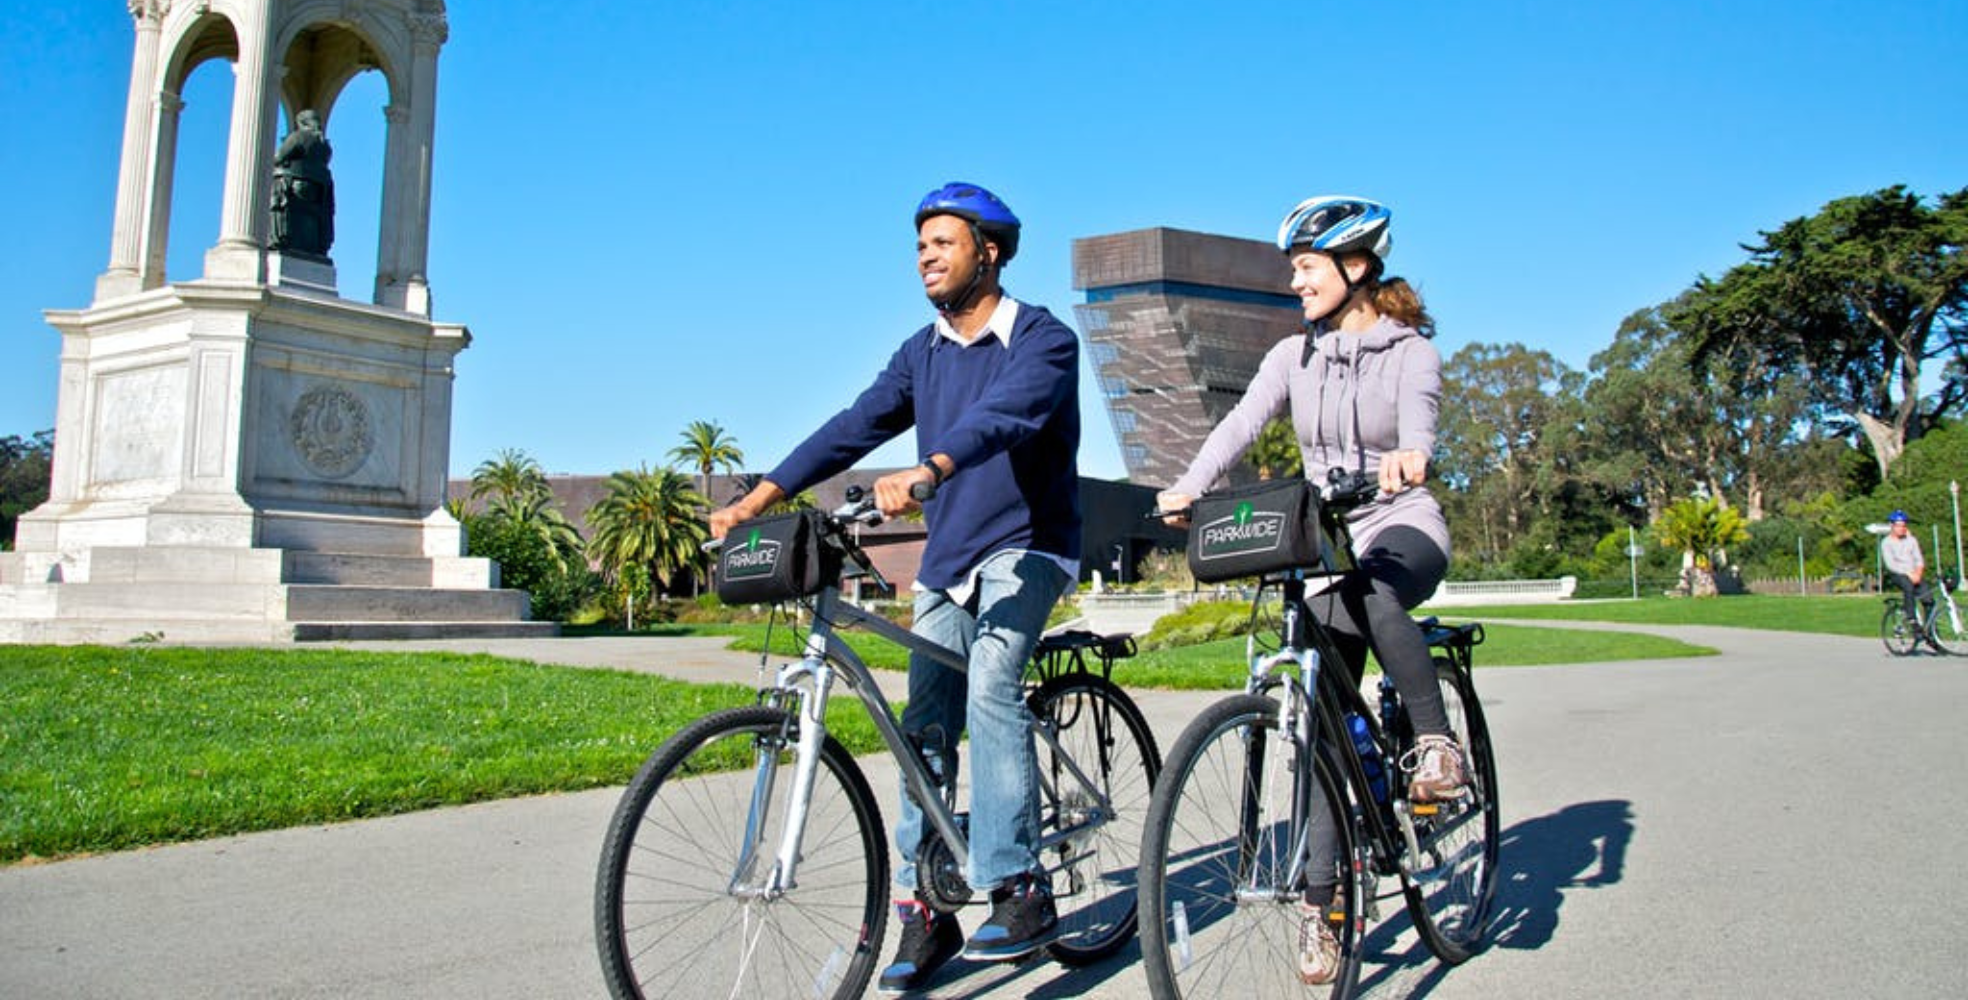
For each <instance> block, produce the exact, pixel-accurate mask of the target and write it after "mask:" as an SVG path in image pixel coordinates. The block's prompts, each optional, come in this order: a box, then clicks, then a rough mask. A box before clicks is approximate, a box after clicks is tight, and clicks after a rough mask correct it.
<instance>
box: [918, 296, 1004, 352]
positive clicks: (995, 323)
mask: <svg viewBox="0 0 1968 1000" xmlns="http://www.w3.org/2000/svg"><path fill="white" fill-rule="evenodd" d="M1017 324H1018V300H1017V299H1014V298H1012V297H1011V296H1009V295H1000V296H999V297H998V307H997V308H996V309H993V310H991V318H990V320H988V321H987V322H985V324H984V329H982V330H979V331H977V336H976V337H974V338H972V339H970V340H965V339H963V335H962V334H960V333H958V332H957V328H956V327H954V326H951V325H950V321H949V320H948V319H945V318H944V317H943V314H942V313H937V314H936V332H937V334H939V335H940V336H942V337H943V339H945V340H948V341H951V342H952V343H957V344H962V345H963V346H965V347H969V346H970V345H972V344H975V343H978V342H979V341H981V340H983V339H984V338H985V337H988V336H990V335H991V334H993V333H995V334H997V335H998V342H999V343H1002V344H1003V345H1004V346H1005V347H1007V348H1009V347H1010V346H1011V330H1012V327H1014V326H1016V325H1017Z"/></svg>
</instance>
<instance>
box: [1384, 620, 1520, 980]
mask: <svg viewBox="0 0 1968 1000" xmlns="http://www.w3.org/2000/svg"><path fill="white" fill-rule="evenodd" d="M1435 676H1436V682H1437V683H1438V684H1439V685H1440V687H1441V689H1442V707H1443V708H1444V709H1445V710H1446V711H1447V712H1448V716H1449V728H1450V729H1451V730H1452V731H1453V732H1454V733H1455V738H1456V743H1457V744H1458V745H1460V746H1461V747H1462V749H1463V757H1464V762H1465V764H1466V767H1465V770H1466V772H1467V775H1468V783H1469V793H1468V795H1466V796H1465V797H1463V798H1462V799H1460V800H1454V801H1448V802H1441V803H1436V804H1435V806H1436V808H1437V809H1438V810H1439V811H1438V812H1437V813H1436V814H1435V815H1433V816H1423V815H1420V814H1419V810H1420V809H1421V808H1425V807H1417V815H1416V817H1415V834H1416V839H1417V840H1419V841H1421V843H1422V845H1423V848H1422V849H1423V854H1424V857H1422V858H1411V859H1409V862H1410V864H1409V867H1406V868H1404V869H1403V871H1402V886H1403V890H1404V893H1405V895H1406V896H1407V903H1408V913H1409V915H1410V916H1412V917H1413V918H1414V924H1415V930H1416V931H1417V932H1418V933H1419V934H1420V935H1421V939H1422V942H1423V943H1424V944H1426V945H1428V950H1429V951H1432V952H1434V953H1435V957H1437V958H1439V959H1441V960H1442V961H1443V962H1445V963H1447V964H1449V965H1456V964H1459V963H1461V962H1463V961H1466V960H1467V959H1468V958H1469V956H1470V955H1472V954H1474V953H1475V952H1476V949H1477V948H1478V947H1479V946H1480V945H1481V943H1482V940H1483V933H1484V931H1485V930H1486V929H1487V928H1488V925H1489V917H1490V906H1491V904H1492V903H1493V902H1495V899H1496V880H1497V858H1498V847H1499V844H1500V842H1501V839H1502V814H1501V813H1500V812H1499V810H1498V805H1497V773H1496V751H1495V748H1494V747H1493V746H1492V745H1491V743H1490V727H1489V723H1488V720H1486V719H1485V718H1484V716H1483V705H1482V702H1481V701H1479V700H1478V699H1477V697H1476V686H1475V684H1474V682H1473V681H1472V680H1471V679H1470V678H1469V676H1468V675H1467V674H1465V673H1463V672H1462V671H1461V670H1459V669H1457V668H1456V666H1455V665H1454V664H1453V663H1451V662H1450V661H1449V660H1448V659H1446V658H1444V657H1440V656H1438V657H1436V658H1435Z"/></svg>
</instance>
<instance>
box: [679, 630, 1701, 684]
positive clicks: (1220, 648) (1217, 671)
mask: <svg viewBox="0 0 1968 1000" xmlns="http://www.w3.org/2000/svg"><path fill="white" fill-rule="evenodd" d="M1443 617H1444V618H1448V617H1449V616H1447V615H1444V616H1443ZM1470 619H1474V620H1481V616H1479V615H1476V614H1474V613H1471V614H1467V615H1458V616H1455V620H1470ZM1484 631H1485V633H1486V634H1487V639H1486V641H1485V642H1484V643H1483V645H1481V646H1479V647H1477V650H1476V665H1477V666H1478V667H1516V666H1537V665H1545V664H1558V663H1602V662H1607V661H1611V660H1656V659H1668V658H1672V657H1682V656H1709V655H1713V654H1714V652H1715V650H1713V649H1709V648H1708V647H1706V646H1694V645H1689V644H1687V643H1684V642H1679V641H1677V640H1674V639H1667V638H1662V637H1660V636H1653V635H1645V634H1642V633H1638V632H1604V631H1597V630H1593V631H1587V630H1585V629H1553V628H1543V627H1537V628H1532V627H1527V626H1518V627H1515V628H1512V627H1510V626H1508V625H1485V627H1484ZM713 634H730V635H733V636H734V638H733V642H732V647H733V648H734V649H743V650H748V651H753V652H756V651H758V650H761V649H763V648H765V627H764V626H762V625H760V626H720V627H719V628H718V630H717V631H716V632H715V633H713ZM843 635H844V637H845V638H846V639H847V643H848V645H849V646H851V647H853V649H854V651H855V652H856V653H858V654H859V655H860V656H861V657H862V659H864V660H866V661H867V662H868V665H869V666H870V667H873V668H874V669H877V670H906V669H908V665H909V664H908V658H907V657H906V656H905V655H904V654H903V653H902V651H901V650H900V649H899V648H898V647H896V646H895V645H893V644H892V643H889V642H887V641H886V640H883V639H881V638H879V637H876V636H873V635H869V634H867V633H863V632H847V633H843ZM799 642H800V636H799V634H798V633H795V632H793V631H792V630H789V629H785V628H777V629H774V630H773V635H772V650H773V652H774V653H775V654H779V655H784V656H797V655H799V650H800V645H799ZM1247 672H1248V667H1247V665H1246V664H1245V662H1244V640H1243V639H1241V638H1236V639H1219V640H1216V641H1214V642H1205V643H1201V644H1199V645H1194V646H1184V647H1180V648H1176V649H1163V650H1154V651H1151V652H1145V653H1141V654H1139V655H1137V656H1135V657H1134V658H1133V659H1130V660H1124V661H1122V662H1121V665H1120V666H1118V667H1116V668H1115V671H1114V678H1115V680H1117V681H1119V682H1120V683H1121V684H1123V685H1125V686H1127V687H1146V688H1180V689H1190V690H1234V689H1237V688H1240V687H1242V686H1243V682H1244V677H1245V675H1246V674H1247Z"/></svg>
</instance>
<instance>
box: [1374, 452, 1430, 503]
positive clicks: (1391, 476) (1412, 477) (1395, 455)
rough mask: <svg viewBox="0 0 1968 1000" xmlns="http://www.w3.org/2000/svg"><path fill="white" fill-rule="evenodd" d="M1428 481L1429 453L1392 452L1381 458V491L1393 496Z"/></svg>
mask: <svg viewBox="0 0 1968 1000" xmlns="http://www.w3.org/2000/svg"><path fill="white" fill-rule="evenodd" d="M1427 479H1428V453H1427V452H1425V451H1415V450H1412V449H1410V450H1408V451H1390V452H1387V453H1385V454H1383V455H1381V456H1380V491H1381V492H1382V493H1385V494H1388V495H1390V496H1391V495H1393V494H1395V493H1400V492H1402V491H1403V490H1407V489H1411V488H1413V487H1416V486H1420V485H1421V484H1422V483H1423V482H1425V481H1427Z"/></svg>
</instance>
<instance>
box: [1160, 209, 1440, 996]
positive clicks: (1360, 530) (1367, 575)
mask: <svg viewBox="0 0 1968 1000" xmlns="http://www.w3.org/2000/svg"><path fill="white" fill-rule="evenodd" d="M1391 219H1392V214H1391V213H1390V212H1389V211H1388V210H1387V208H1386V206H1384V205H1381V204H1380V203H1378V202H1373V201H1368V200H1366V199H1364V198H1351V197H1340V196H1324V197H1316V198H1308V199H1306V200H1305V201H1303V202H1300V203H1299V204H1298V206H1297V207H1295V208H1293V209H1292V210H1291V212H1290V213H1288V214H1287V215H1286V216H1285V219H1284V222H1283V224H1282V225H1280V226H1279V228H1278V249H1279V250H1282V251H1284V253H1285V256H1286V258H1287V259H1288V260H1289V261H1290V262H1291V269H1292V279H1291V290H1292V291H1293V292H1294V293H1296V294H1297V295H1298V297H1299V300H1300V302H1301V303H1302V304H1303V306H1304V311H1305V332H1304V333H1302V334H1299V335H1297V336H1291V337H1287V338H1285V339H1284V340H1282V341H1280V342H1278V344H1277V345H1276V346H1274V347H1273V348H1271V350H1270V352H1269V353H1267V354H1266V355H1265V356H1264V360H1263V361H1262V362H1261V363H1260V364H1259V365H1258V369H1257V375H1256V376H1255V377H1254V378H1252V379H1251V383H1250V387H1249V388H1248V389H1246V390H1245V392H1244V396H1243V398H1242V399H1241V400H1239V401H1238V403H1237V405H1236V407H1235V408H1234V409H1232V410H1231V411H1230V413H1229V414H1228V415H1227V416H1225V417H1224V418H1223V420H1222V422H1220V423H1218V424H1217V425H1216V428H1215V429H1214V430H1212V431H1211V432H1210V434H1209V437H1208V438H1207V439H1205V440H1204V441H1203V446H1202V450H1201V451H1200V452H1198V453H1197V455H1196V458H1195V460H1194V461H1192V462H1191V463H1190V464H1189V468H1188V470H1187V471H1185V472H1184V473H1183V474H1182V478H1180V479H1178V480H1176V482H1175V485H1174V486H1172V487H1170V488H1169V490H1168V491H1167V492H1165V493H1163V494H1161V496H1160V497H1159V505H1160V507H1161V509H1163V510H1181V509H1184V508H1186V507H1187V506H1188V505H1189V502H1190V500H1191V499H1192V498H1193V497H1194V496H1195V495H1196V494H1198V493H1201V492H1202V491H1204V490H1205V489H1207V488H1209V486H1210V485H1211V484H1212V483H1215V482H1216V481H1217V480H1218V479H1219V478H1220V477H1221V476H1222V475H1223V474H1224V473H1226V472H1228V471H1229V470H1230V468H1231V467H1232V466H1233V465H1235V464H1236V462H1237V460H1238V459H1239V458H1240V457H1241V456H1242V455H1243V454H1244V452H1245V450H1247V449H1248V448H1249V447H1250V446H1251V444H1252V442H1254V441H1256V440H1257V437H1258V434H1259V433H1260V432H1261V431H1262V430H1263V429H1264V425H1265V424H1266V423H1267V422H1268V421H1270V420H1271V418H1273V417H1275V416H1277V415H1279V414H1280V413H1287V414H1289V415H1290V417H1291V421H1292V425H1293V427H1294V429H1295V430H1296V431H1297V434H1298V447H1299V451H1300V453H1301V455H1302V456H1303V458H1304V460H1305V462H1304V467H1305V475H1306V477H1307V478H1308V479H1310V480H1312V481H1313V482H1315V483H1322V482H1325V481H1326V477H1327V475H1328V472H1329V470H1344V471H1347V472H1356V471H1357V472H1365V473H1367V474H1369V475H1373V476H1377V477H1378V479H1379V481H1380V489H1381V495H1380V497H1379V498H1378V499H1376V500H1375V501H1373V502H1372V503H1369V504H1366V505H1365V506H1362V507H1361V508H1359V509H1358V510H1357V511H1355V512H1353V513H1352V514H1349V515H1348V525H1349V528H1350V530H1351V533H1352V536H1353V543H1354V549H1355V551H1356V552H1357V553H1358V556H1359V569H1358V570H1357V571H1355V572H1352V573H1348V574H1347V575H1346V577H1345V579H1344V580H1342V581H1341V583H1340V584H1339V586H1337V587H1335V588H1333V589H1331V590H1328V591H1326V592H1325V593H1323V594H1321V595H1319V596H1317V597H1314V598H1311V599H1310V600H1309V603H1310V605H1311V607H1312V612H1313V614H1315V615H1317V616H1318V617H1319V620H1320V621H1322V622H1324V623H1325V624H1326V625H1327V626H1328V628H1329V629H1330V630H1331V631H1332V632H1333V636H1334V638H1335V639H1336V640H1337V641H1338V642H1340V643H1341V644H1342V646H1343V647H1345V650H1344V651H1345V652H1346V654H1347V659H1348V661H1349V662H1352V663H1359V664H1364V663H1365V659H1366V658H1365V648H1367V647H1371V648H1372V650H1373V652H1374V656H1375V658H1376V659H1378V660H1379V661H1380V664H1381V666H1382V668H1383V669H1385V670H1386V671H1387V675H1388V676H1389V677H1390V678H1392V679H1393V681H1394V684H1395V686H1396V687H1397V688H1398V689H1399V690H1400V693H1401V700H1402V701H1403V702H1405V703H1406V704H1407V706H1408V712H1409V714H1410V717H1411V718H1412V719H1413V721H1414V727H1415V735H1416V738H1415V749H1414V751H1413V753H1412V756H1411V757H1410V758H1408V759H1406V760H1403V761H1402V762H1401V764H1402V767H1403V768H1404V769H1405V770H1406V771H1407V772H1408V794H1409V796H1410V797H1411V798H1413V799H1414V800H1415V801H1417V802H1426V801H1430V800H1439V799H1452V798H1457V797H1459V796H1461V795H1462V794H1463V793H1464V791H1465V782H1466V780H1467V778H1466V774H1467V769H1466V767H1465V765H1464V763H1463V755H1462V749H1461V747H1459V746H1458V745H1457V744H1456V741H1455V737H1454V736H1453V735H1452V734H1451V732H1450V729H1449V717H1448V713H1447V711H1446V710H1445V709H1444V708H1443V705H1442V693H1441V690H1440V688H1438V687H1437V686H1436V684H1437V682H1436V674H1435V664H1434V660H1433V659H1432V657H1431V656H1430V654H1429V651H1428V643H1427V641H1426V640H1425V639H1424V638H1423V636H1422V633H1421V629H1420V627H1419V626H1417V625H1416V624H1415V622H1414V619H1412V618H1410V617H1408V611H1409V610H1410V609H1412V608H1413V607H1415V606H1416V605H1418V604H1420V603H1421V602H1422V601H1424V600H1426V599H1427V598H1428V595H1429V594H1431V593H1433V592H1434V590H1435V587H1436V585H1437V584H1439V583H1441V582H1442V577H1443V576H1444V575H1445V574H1446V573H1447V571H1448V565H1449V526H1448V522H1447V520H1446V519H1445V518H1444V517H1443V514H1442V507H1441V505H1440V504H1439V503H1437V502H1436V500H1435V498H1434V496H1432V495H1431V494H1430V493H1429V492H1428V489H1427V487H1426V486H1425V485H1424V483H1425V482H1426V480H1427V476H1428V461H1429V456H1430V454H1431V453H1432V452H1433V451H1434V448H1435V416H1436V409H1437V406H1438V405H1439V403H1440V397H1441V389H1442V356H1441V354H1440V353H1438V352H1437V351H1436V349H1435V345H1434V344H1433V343H1432V342H1431V341H1430V340H1429V338H1430V337H1432V336H1433V335H1434V332H1435V322H1434V320H1433V319H1431V318H1430V317H1429V315H1428V312H1427V310H1426V309H1424V308H1423V307H1422V303H1421V297H1420V295H1419V294H1418V293H1417V292H1416V291H1415V290H1414V288H1413V287H1411V286H1410V285H1409V284H1408V283H1407V282H1406V281H1404V280H1402V279H1400V278H1396V277H1391V276H1388V275H1386V274H1385V273H1384V272H1385V266H1386V258H1387V254H1388V250H1389V248H1390V247H1391V245H1392V243H1391V240H1390V238H1389V235H1388V224H1389V222H1390V221H1391ZM1353 680H1354V681H1355V683H1357V682H1358V681H1359V678H1358V677H1355V678H1354V679H1353ZM1313 849H1314V850H1315V851H1320V850H1323V851H1325V852H1327V853H1329V852H1330V851H1331V847H1330V846H1329V845H1328V846H1325V847H1323V848H1322V847H1321V846H1320V845H1316V844H1315V845H1314V848H1313ZM1320 870H1321V871H1325V869H1324V868H1323V867H1322V868H1321V869H1320ZM1332 892H1333V885H1332V880H1331V875H1330V873H1329V872H1327V873H1326V874H1325V875H1323V876H1319V875H1314V876H1312V877H1311V884H1310V885H1308V886H1307V888H1306V893H1305V899H1304V902H1305V904H1306V905H1305V906H1304V907H1303V909H1304V912H1305V921H1304V928H1305V929H1304V933H1303V938H1302V940H1301V941H1300V952H1301V954H1300V956H1299V976H1300V978H1301V979H1303V980H1304V981H1305V982H1306V983H1308V984H1313V985H1318V984H1323V983H1329V982H1331V981H1332V980H1333V978H1334V977H1335V976H1336V975H1337V974H1338V971H1339V944H1338V941H1337V940H1336V939H1335V938H1334V936H1333V933H1332V929H1331V928H1330V927H1329V926H1328V925H1327V921H1326V920H1325V918H1324V916H1323V913H1322V911H1323V910H1324V908H1325V903H1326V901H1327V900H1328V899H1330V898H1331V897H1332Z"/></svg>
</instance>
